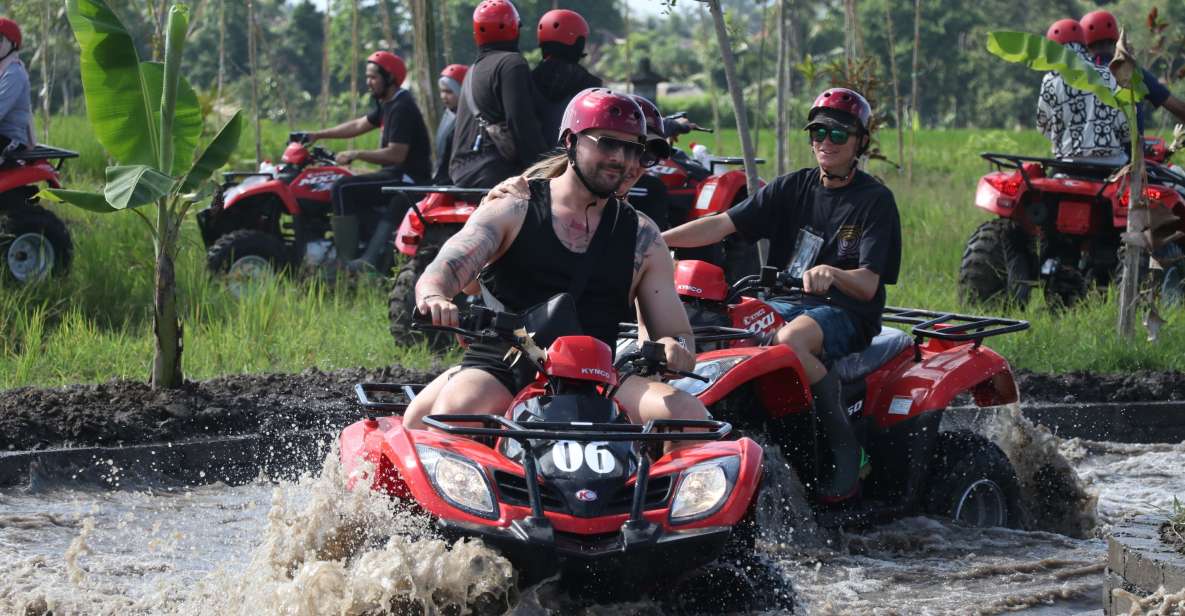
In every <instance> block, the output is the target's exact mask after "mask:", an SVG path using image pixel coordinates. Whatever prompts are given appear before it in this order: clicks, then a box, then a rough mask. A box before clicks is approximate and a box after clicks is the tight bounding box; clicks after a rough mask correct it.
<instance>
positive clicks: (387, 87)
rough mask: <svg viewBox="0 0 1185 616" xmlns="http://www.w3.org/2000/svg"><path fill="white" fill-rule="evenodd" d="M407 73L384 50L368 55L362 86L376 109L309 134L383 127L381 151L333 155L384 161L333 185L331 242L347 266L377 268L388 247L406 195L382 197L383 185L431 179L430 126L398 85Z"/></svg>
mask: <svg viewBox="0 0 1185 616" xmlns="http://www.w3.org/2000/svg"><path fill="white" fill-rule="evenodd" d="M405 77H407V67H406V65H404V63H403V60H402V59H401V58H400V57H399V56H397V55H395V54H393V53H391V52H388V51H376V52H374V53H372V54H370V57H369V58H367V59H366V87H367V88H368V89H369V90H370V93H371V96H372V97H373V98H374V102H375V107H374V109H372V110H371V111H370V113H368V114H366V115H365V116H363V117H361V118H357V119H354V120H350V121H349V122H345V123H343V124H339V125H338V126H335V127H333V128H327V129H324V130H319V131H313V132H310V133H309V138H310V139H312V140H313V141H316V140H317V139H349V138H352V137H357V136H358V135H361V134H363V133H368V132H370V131H372V130H374V129H376V128H381V129H382V139H381V141H380V144H379V149H377V150H345V151H342V152H339V153H338V155H337V162H338V164H340V165H348V164H350V163H351V162H353V161H355V160H361V161H364V162H368V163H373V164H376V165H382V169H381V170H379V171H376V172H374V173H362V174H359V175H354V176H346V177H343V178H341V179H339V180H338V181H336V182H334V184H333V188H332V189H331V195H332V198H333V212H334V214H335V215H334V217H333V219H332V225H333V240H334V244H335V245H336V246H337V256H338V260H339V262H341V263H344V264H346V267H347V268H348V269H350V270H354V271H358V270H366V269H373V268H375V267H377V265H378V263H379V261H380V259H381V258H382V257H383V255H384V254H385V253H386V251H389V250H390V249H391V246H392V243H391V233H392V232H393V231H394V230H395V225H396V224H397V223H398V221H399V220H400V219H402V218H403V215H404V213H405V211H406V209H407V207H408V202H407V201H406V200H405V199H396V200H389V199H387V198H386V197H384V196H383V195H382V187H384V186H392V185H396V184H428V183H429V182H430V180H431V177H432V170H431V165H432V145H431V142H430V141H429V140H428V128H427V126H425V125H424V116H423V115H422V114H421V113H420V108H419V107H418V106H416V101H415V98H414V97H413V96H412V95H411V92H408V91H407V90H404V89H402V88H400V87H399V86H400V85H401V84H402V83H403V80H404V78H405ZM360 218H361V219H362V222H361V224H360V222H359V219H360ZM360 227H365V228H367V229H373V230H374V231H373V233H372V234H371V236H370V238H369V240H368V241H367V242H366V248H365V249H364V250H363V251H362V254H361V256H359V254H358V247H359V231H358V230H359V228H360ZM356 257H357V258H356Z"/></svg>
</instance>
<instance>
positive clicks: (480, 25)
mask: <svg viewBox="0 0 1185 616" xmlns="http://www.w3.org/2000/svg"><path fill="white" fill-rule="evenodd" d="M521 23H522V20H521V19H519V16H518V9H516V8H514V5H513V4H511V3H510V0H482V3H481V4H479V5H477V8H475V9H473V40H475V41H477V46H478V47H481V46H482V45H488V44H490V43H505V42H509V41H517V40H518V27H519V24H521Z"/></svg>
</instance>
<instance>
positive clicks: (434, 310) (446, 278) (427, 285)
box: [416, 197, 527, 327]
mask: <svg viewBox="0 0 1185 616" xmlns="http://www.w3.org/2000/svg"><path fill="white" fill-rule="evenodd" d="M526 211H527V202H526V201H525V200H522V199H518V198H514V197H507V198H502V199H495V200H494V201H491V202H489V203H487V204H485V205H482V206H481V207H479V208H477V209H476V210H474V213H473V216H472V217H470V218H469V220H468V222H466V223H465V226H464V227H462V228H461V230H460V231H459V232H457V234H456V235H454V236H452V237H451V238H449V240H448V241H447V242H445V243H444V246H441V248H440V252H439V253H438V254H437V255H436V259H434V260H433V261H432V263H430V264H428V267H427V268H426V269H425V270H424V273H423V274H421V275H420V279H419V280H418V281H416V307H417V308H418V309H419V311H420V313H421V314H425V315H431V316H432V323H433V324H436V325H449V326H453V327H456V326H457V325H458V324H459V323H458V320H457V307H456V306H455V305H454V304H453V302H452V298H453V297H454V296H456V294H457V293H460V292H461V290H462V289H463V288H464V287H465V285H467V284H469V283H470V282H472V281H473V279H474V278H475V277H476V276H477V273H478V272H479V271H481V268H482V267H485V265H486V263H489V262H490V261H494V260H497V258H498V257H500V256H502V253H504V252H505V251H506V248H507V247H509V246H510V243H511V241H513V240H514V236H515V235H517V234H518V230H519V229H520V228H522V222H523V217H524V215H525V214H526Z"/></svg>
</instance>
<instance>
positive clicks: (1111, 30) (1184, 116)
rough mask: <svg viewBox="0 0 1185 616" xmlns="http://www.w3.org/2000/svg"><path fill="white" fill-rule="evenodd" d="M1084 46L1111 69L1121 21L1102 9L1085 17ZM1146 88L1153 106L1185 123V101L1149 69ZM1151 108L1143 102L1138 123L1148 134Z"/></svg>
mask: <svg viewBox="0 0 1185 616" xmlns="http://www.w3.org/2000/svg"><path fill="white" fill-rule="evenodd" d="M1081 24H1082V33H1083V37H1084V39H1085V40H1084V41H1083V43H1084V44H1085V45H1086V48H1087V50H1088V51H1089V52H1090V55H1091V57H1092V59H1093V60H1094V61H1095V62H1096V63H1097V64H1100V65H1102V66H1107V64H1109V63H1110V62H1111V58H1112V57H1114V55H1115V44H1116V43H1117V42H1118V41H1119V21H1118V20H1117V19H1115V16H1114V15H1112V14H1111V13H1110V12H1108V11H1104V10H1102V9H1099V10H1097V11H1091V12H1089V13H1087V14H1086V15H1083V16H1082V20H1081ZM1141 70H1142V71H1143V76H1144V85H1145V86H1147V88H1148V96H1147V97H1145V98H1144V100H1145V101H1147V102H1148V103H1150V104H1151V105H1152V106H1153V107H1162V108H1164V110H1165V111H1168V112H1169V113H1171V114H1173V117H1175V118H1176V119H1177V122H1182V123H1185V101H1182V100H1181V99H1179V98H1177V97H1176V96H1173V94H1172V92H1170V91H1169V89H1168V88H1167V87H1165V85H1164V84H1163V83H1161V82H1160V80H1159V79H1157V78H1156V75H1154V74H1152V72H1151V71H1149V70H1148V69H1146V68H1142V69H1141ZM1146 113H1147V106H1146V105H1144V104H1143V103H1140V104H1139V105H1138V106H1137V108H1136V123H1137V128H1138V130H1139V133H1140V134H1141V135H1142V134H1144V115H1145V114H1146Z"/></svg>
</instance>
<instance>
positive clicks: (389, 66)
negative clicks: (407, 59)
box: [366, 51, 407, 88]
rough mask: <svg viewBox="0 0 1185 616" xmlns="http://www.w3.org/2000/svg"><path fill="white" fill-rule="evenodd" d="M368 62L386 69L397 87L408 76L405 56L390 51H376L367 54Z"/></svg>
mask: <svg viewBox="0 0 1185 616" xmlns="http://www.w3.org/2000/svg"><path fill="white" fill-rule="evenodd" d="M366 62H367V63H373V64H374V65H375V66H378V67H379V68H381V69H383V70H384V71H386V72H387V74H388V75H390V76H391V83H392V84H394V85H395V87H396V88H398V87H399V86H401V85H403V80H404V79H406V78H407V65H406V64H404V63H403V58H400V57H399V56H397V55H395V54H393V53H391V52H389V51H376V52H374V53H372V54H370V55H369V56H367V58H366Z"/></svg>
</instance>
